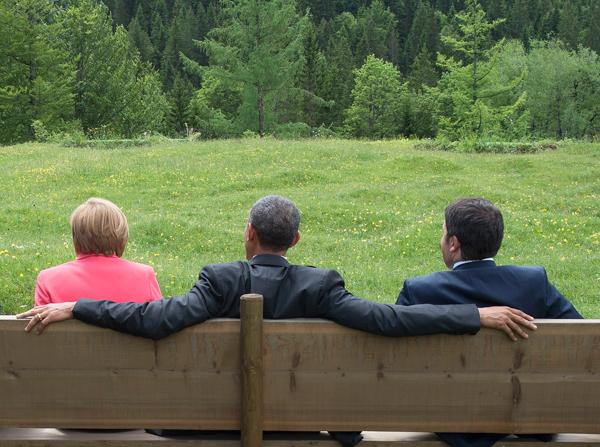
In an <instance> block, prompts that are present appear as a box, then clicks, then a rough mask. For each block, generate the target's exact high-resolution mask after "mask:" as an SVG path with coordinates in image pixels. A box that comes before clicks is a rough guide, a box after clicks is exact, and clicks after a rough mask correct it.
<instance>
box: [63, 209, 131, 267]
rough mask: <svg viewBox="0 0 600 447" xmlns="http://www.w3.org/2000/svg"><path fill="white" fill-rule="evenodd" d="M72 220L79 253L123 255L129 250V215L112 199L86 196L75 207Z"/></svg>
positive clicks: (75, 243)
mask: <svg viewBox="0 0 600 447" xmlns="http://www.w3.org/2000/svg"><path fill="white" fill-rule="evenodd" d="M70 223H71V233H72V234H73V245H75V251H76V252H77V253H80V254H92V253H95V254H103V255H106V256H111V255H117V256H119V257H121V255H122V254H123V252H124V251H125V246H126V245H127V239H128V237H129V227H128V226H127V218H126V217H125V214H123V211H121V209H120V208H119V207H118V206H117V205H115V204H114V203H112V202H111V201H109V200H105V199H98V198H96V197H92V198H90V199H88V200H86V201H85V203H83V204H81V205H79V206H78V207H77V208H76V209H75V211H73V214H71V220H70Z"/></svg>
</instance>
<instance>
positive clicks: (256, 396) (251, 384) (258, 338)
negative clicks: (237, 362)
mask: <svg viewBox="0 0 600 447" xmlns="http://www.w3.org/2000/svg"><path fill="white" fill-rule="evenodd" d="M240 300H241V302H240V318H241V328H240V347H241V354H242V361H241V367H242V415H241V416H242V420H241V440H242V447H259V446H261V445H262V434H263V411H264V408H263V407H264V392H263V376H264V371H263V354H262V350H263V297H262V295H258V294H255V293H250V294H246V295H242V297H241V299H240Z"/></svg>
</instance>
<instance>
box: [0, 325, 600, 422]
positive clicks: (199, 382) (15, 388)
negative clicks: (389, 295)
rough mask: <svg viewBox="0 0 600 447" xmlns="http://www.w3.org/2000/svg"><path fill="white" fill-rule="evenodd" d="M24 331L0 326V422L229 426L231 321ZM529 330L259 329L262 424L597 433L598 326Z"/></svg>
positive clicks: (233, 381)
mask: <svg viewBox="0 0 600 447" xmlns="http://www.w3.org/2000/svg"><path fill="white" fill-rule="evenodd" d="M24 324H25V323H24V322H22V321H16V320H14V318H11V317H1V318H0V396H1V397H2V398H1V399H0V426H1V427H11V426H12V427H14V426H20V427H25V426H29V427H31V426H38V427H39V426H58V427H89V428H130V427H144V426H154V427H157V426H160V427H162V428H200V429H239V427H240V425H239V424H240V410H239V407H240V385H239V383H240V377H241V376H240V338H239V328H240V323H239V321H238V320H213V321H209V322H206V323H203V324H201V325H198V326H195V327H192V328H188V329H186V330H184V331H182V332H180V333H178V334H175V335H173V336H171V337H168V338H167V339H165V340H161V341H159V342H153V341H151V340H145V339H142V338H139V337H132V336H127V335H123V334H119V333H117V332H114V331H109V330H104V329H99V328H95V327H92V326H89V325H85V324H82V323H80V322H77V321H70V322H65V323H62V324H59V325H54V326H51V327H50V328H48V330H47V333H45V334H44V335H42V336H35V335H32V334H26V333H25V332H24V331H23V327H24ZM538 326H539V329H538V331H537V332H536V333H534V334H532V335H531V337H530V339H529V340H528V341H520V342H517V343H514V342H511V341H509V340H508V339H507V338H506V336H505V335H504V334H501V333H498V332H496V331H490V330H482V331H481V332H480V334H478V335H476V336H450V335H436V336H428V337H400V338H392V337H381V336H376V335H371V334H366V333H362V332H359V331H354V330H351V329H347V328H343V327H340V326H338V325H336V324H334V323H332V322H328V321H321V320H310V321H307V320H304V321H302V320H300V321H298V320H287V321H284V320H278V321H265V323H264V337H265V338H264V346H263V353H264V368H265V376H264V384H265V400H264V417H265V420H264V429H265V430H298V431H314V430H324V429H329V430H358V429H364V430H411V431H412V430H418V431H433V430H438V431H444V430H446V431H473V432H479V431H487V432H520V433H527V432H529V433H532V432H556V431H560V432H575V433H577V432H580V433H600V321H598V320H593V321H592V320H587V321H586V320H584V321H579V320H577V321H545V322H544V321H541V322H539V324H538Z"/></svg>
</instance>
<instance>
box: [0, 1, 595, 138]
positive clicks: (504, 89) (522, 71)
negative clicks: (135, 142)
mask: <svg viewBox="0 0 600 447" xmlns="http://www.w3.org/2000/svg"><path fill="white" fill-rule="evenodd" d="M103 4H104V6H103ZM475 4H479V5H480V6H478V8H479V11H480V12H479V14H483V16H482V17H485V21H486V23H488V24H490V25H491V26H483V27H481V29H480V31H481V32H479V31H473V33H472V34H471V37H472V39H471V41H470V42H471V44H473V45H474V46H473V45H472V47H471V48H470V49H469V48H467V47H468V45H467V46H464V45H463V44H465V42H468V38H466V37H465V33H464V30H463V31H461V29H460V27H461V26H464V20H463V19H462V18H461V17H464V15H465V14H469V10H472V9H473V5H475ZM257 11H260V13H258V14H257V13H256V12H257ZM307 11H309V14H307ZM442 38H443V39H442ZM194 41H200V42H204V43H203V44H202V45H200V46H197V45H195V44H194ZM0 42H2V44H1V45H0V144H6V143H9V142H18V141H25V140H28V139H32V138H39V139H44V138H52V135H62V134H64V133H65V132H72V133H74V134H76V133H78V132H80V131H81V130H83V131H85V132H86V133H87V134H88V135H94V136H98V137H111V138H112V137H117V136H127V135H135V134H136V133H139V132H148V131H150V132H157V131H160V132H164V133H166V134H168V135H183V134H190V132H191V131H190V129H191V128H192V127H194V128H195V129H200V132H201V136H202V137H203V138H204V137H210V138H214V137H218V136H225V135H229V136H231V135H239V134H241V133H243V132H244V131H245V130H249V131H252V132H257V133H260V134H264V133H278V134H279V135H281V134H282V131H281V129H284V128H286V127H285V126H283V127H282V125H283V124H286V123H292V124H291V125H290V127H291V128H296V127H298V126H297V125H296V124H297V123H302V125H304V124H306V125H308V126H310V128H311V134H317V133H318V132H321V133H323V132H325V133H327V132H334V133H335V134H340V133H342V132H344V131H345V130H347V129H348V124H349V121H348V120H347V118H348V117H349V116H351V115H352V113H350V109H351V107H352V104H353V102H355V101H356V97H355V96H353V94H352V92H353V89H354V88H355V79H354V70H356V69H357V68H359V67H361V66H363V64H364V63H365V61H366V59H367V57H368V56H369V55H374V56H375V57H377V58H379V59H381V60H383V61H387V62H390V63H391V64H392V65H393V66H394V67H396V68H397V69H399V70H400V72H401V73H402V79H403V80H404V81H406V84H405V86H406V88H405V87H403V89H404V90H402V91H403V93H402V94H401V96H402V99H401V101H400V102H402V104H403V106H402V114H401V120H402V122H403V123H402V124H398V123H396V126H397V129H396V131H395V132H397V134H404V135H415V136H430V137H435V136H438V133H440V134H441V135H442V136H444V137H447V138H452V139H455V138H465V137H469V136H470V135H476V136H477V138H490V137H493V138H509V139H520V138H521V137H522V136H523V135H524V134H525V133H527V134H528V135H532V136H534V137H536V138H539V137H552V138H565V137H573V138H582V137H586V138H587V137H589V138H596V137H598V134H599V133H600V126H599V123H598V120H599V118H598V115H599V114H600V111H599V110H598V107H597V104H598V103H600V101H599V100H598V93H597V92H598V91H599V90H600V87H599V86H598V76H597V73H598V66H597V53H598V52H599V51H600V2H599V1H597V0H578V1H571V0H479V3H477V2H475V1H473V0H324V1H316V0H104V1H100V0H58V1H51V2H48V1H43V0H23V1H18V2H16V1H15V0H0ZM474 42H477V43H476V44H474ZM588 49H589V50H592V51H593V52H589V51H588ZM438 53H441V54H442V55H444V56H443V57H442V58H440V59H439V60H438V58H437V55H438ZM561 58H563V59H561ZM437 61H439V64H438V63H436V62H437ZM549 61H552V63H550V62H549ZM157 74H158V75H157ZM217 78H218V79H219V82H216V81H215V80H216V79H217ZM538 80H539V82H538ZM404 81H403V82H404ZM401 85H404V84H401ZM198 89H200V90H198ZM186 124H187V127H186ZM355 125H356V122H354V124H353V126H355ZM294 126H296V127H294ZM278 129H279V130H278ZM388 130H389V129H388ZM392 133H394V132H392ZM384 134H385V135H386V136H387V135H390V133H389V132H387V131H386V132H383V133H382V131H381V129H379V130H377V131H374V133H373V134H369V132H368V131H364V130H361V131H360V135H361V136H365V137H373V138H375V137H381V136H382V135H384Z"/></svg>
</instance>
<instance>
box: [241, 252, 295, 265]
mask: <svg viewBox="0 0 600 447" xmlns="http://www.w3.org/2000/svg"><path fill="white" fill-rule="evenodd" d="M250 265H273V266H276V267H288V266H289V265H290V263H289V262H288V261H287V259H285V258H284V257H283V256H277V255H269V254H261V255H256V256H253V257H252V259H250Z"/></svg>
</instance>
